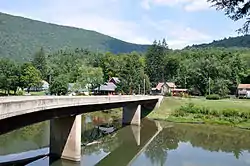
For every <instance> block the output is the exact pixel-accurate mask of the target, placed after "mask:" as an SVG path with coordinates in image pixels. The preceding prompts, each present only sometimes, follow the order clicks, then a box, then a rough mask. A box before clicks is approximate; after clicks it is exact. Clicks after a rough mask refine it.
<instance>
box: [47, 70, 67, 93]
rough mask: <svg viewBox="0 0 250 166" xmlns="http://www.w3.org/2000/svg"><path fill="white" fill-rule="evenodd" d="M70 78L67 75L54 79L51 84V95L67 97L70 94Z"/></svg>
mask: <svg viewBox="0 0 250 166" xmlns="http://www.w3.org/2000/svg"><path fill="white" fill-rule="evenodd" d="M68 83H69V81H68V77H67V75H59V76H57V77H55V78H54V80H53V81H52V82H51V84H50V93H51V94H52V95H59V96H60V95H65V94H66V93H67V92H68Z"/></svg>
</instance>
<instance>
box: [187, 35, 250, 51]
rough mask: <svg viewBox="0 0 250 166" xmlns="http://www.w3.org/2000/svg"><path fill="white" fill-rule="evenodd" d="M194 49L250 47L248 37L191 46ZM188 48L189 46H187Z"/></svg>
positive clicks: (249, 37)
mask: <svg viewBox="0 0 250 166" xmlns="http://www.w3.org/2000/svg"><path fill="white" fill-rule="evenodd" d="M191 47H194V48H204V47H224V48H231V47H237V48H249V47H250V35H244V36H238V37H229V38H224V39H222V40H217V41H213V42H211V43H207V44H198V45H192V46H191ZM188 48H190V46H188Z"/></svg>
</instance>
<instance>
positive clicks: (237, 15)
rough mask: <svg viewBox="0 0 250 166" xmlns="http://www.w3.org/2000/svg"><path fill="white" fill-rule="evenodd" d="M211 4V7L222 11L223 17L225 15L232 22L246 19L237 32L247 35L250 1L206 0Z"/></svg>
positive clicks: (249, 21) (249, 20)
mask: <svg viewBox="0 0 250 166" xmlns="http://www.w3.org/2000/svg"><path fill="white" fill-rule="evenodd" d="M207 1H208V2H211V3H212V4H213V5H212V6H213V7H216V9H217V10H224V12H225V15H227V16H228V17H229V18H230V19H232V20H234V21H238V20H240V19H243V18H246V21H245V23H244V25H243V27H242V28H240V29H238V30H237V31H238V32H240V33H248V32H249V24H250V18H249V17H248V16H249V14H250V13H249V8H250V1H249V0H207Z"/></svg>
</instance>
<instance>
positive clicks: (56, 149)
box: [50, 115, 81, 161]
mask: <svg viewBox="0 0 250 166" xmlns="http://www.w3.org/2000/svg"><path fill="white" fill-rule="evenodd" d="M50 155H51V156H52V157H56V158H63V159H67V160H71V161H80V160H81V115H77V116H70V117H64V118H58V119H52V120H50Z"/></svg>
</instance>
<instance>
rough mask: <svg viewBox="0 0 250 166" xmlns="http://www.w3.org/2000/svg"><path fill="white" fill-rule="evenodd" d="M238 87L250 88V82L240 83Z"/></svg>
mask: <svg viewBox="0 0 250 166" xmlns="http://www.w3.org/2000/svg"><path fill="white" fill-rule="evenodd" d="M238 88H240V89H250V84H239V85H238Z"/></svg>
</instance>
